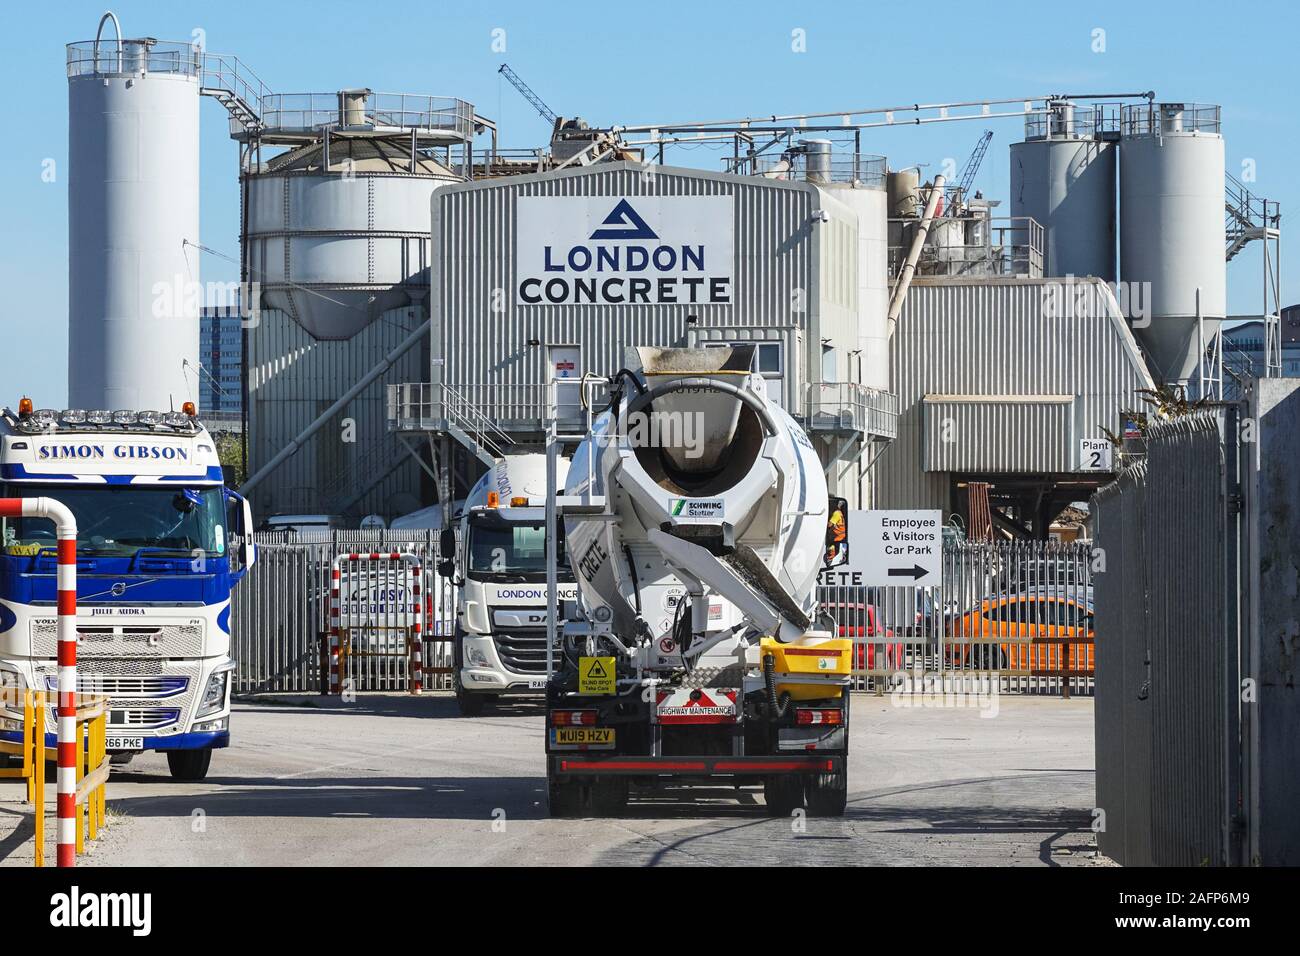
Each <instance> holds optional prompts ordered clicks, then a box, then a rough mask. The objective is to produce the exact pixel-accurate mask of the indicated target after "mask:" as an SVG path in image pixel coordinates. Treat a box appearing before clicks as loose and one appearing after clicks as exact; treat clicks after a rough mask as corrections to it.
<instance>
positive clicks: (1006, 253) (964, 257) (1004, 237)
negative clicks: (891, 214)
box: [889, 216, 1043, 279]
mask: <svg viewBox="0 0 1300 956" xmlns="http://www.w3.org/2000/svg"><path fill="white" fill-rule="evenodd" d="M890 222H891V223H898V224H900V225H902V226H903V235H904V237H905V239H907V240H908V241H905V242H904V243H903V244H902V245H900V246H890V247H889V274H890V275H897V274H898V272H899V270H900V269H901V268H902V265H903V262H904V261H905V260H906V259H907V254H908V252H909V251H910V250H911V242H910V236H909V228H910V227H913V226H914V225H915V224H916V222H917V220H916V219H891V220H890ZM971 224H972V223H971V221H970V220H967V219H964V218H961V217H956V218H951V219H941V220H938V221H937V222H936V224H935V225H934V227H932V228H931V230H930V238H929V239H928V240H927V242H926V245H925V247H924V248H923V249H922V250H921V257H920V259H919V260H918V261H917V267H916V274H917V275H918V276H942V277H959V276H1024V277H1026V278H1030V279H1040V278H1042V276H1043V227H1042V225H1041V224H1040V223H1039V222H1038V221H1037V220H1036V219H1033V218H1031V217H1029V216H995V217H992V218H989V219H985V220H982V221H980V222H976V223H975V225H976V226H978V227H981V228H982V229H983V231H984V233H985V234H986V235H987V239H986V240H985V238H984V235H980V236H979V238H978V240H977V241H969V239H968V232H971V230H968V226H970V225H971ZM974 232H975V233H976V234H978V233H979V228H977V229H975V230H974Z"/></svg>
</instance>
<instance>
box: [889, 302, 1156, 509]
mask: <svg viewBox="0 0 1300 956" xmlns="http://www.w3.org/2000/svg"><path fill="white" fill-rule="evenodd" d="M1082 285H1087V286H1088V287H1089V288H1088V289H1080V288H1079V287H1080V286H1082ZM1077 292H1083V293H1090V294H1082V295H1077V294H1075V293H1077ZM1080 301H1082V302H1085V303H1089V304H1090V307H1085V308H1079V307H1077V306H1076V305H1075V303H1077V302H1080ZM1060 303H1068V304H1069V305H1068V307H1066V308H1061V307H1060ZM890 367H891V376H892V382H893V390H894V392H895V393H897V395H898V402H899V419H898V437H897V439H896V440H895V441H894V442H893V443H892V444H890V445H889V446H888V447H886V448H885V449H884V451H883V452H882V454H881V455H880V457H879V459H878V460H877V461H876V463H875V465H874V468H873V472H874V477H875V482H874V486H875V490H876V501H875V506H876V507H879V508H942V509H944V510H945V512H951V511H954V510H956V511H961V510H963V509H962V507H961V506H960V502H961V494H960V492H961V487H960V486H961V485H962V484H964V483H965V482H967V481H970V480H980V481H991V482H992V483H993V484H994V492H995V493H996V492H997V490H998V486H1001V488H1002V489H1003V491H1004V492H1006V493H1008V494H1012V495H1020V496H1021V497H1022V500H1023V499H1024V498H1025V497H1030V498H1033V499H1035V500H1038V498H1039V496H1040V495H1042V496H1044V497H1043V498H1042V499H1041V500H1042V505H1041V506H1042V507H1043V508H1048V507H1050V505H1051V503H1052V502H1053V501H1055V502H1063V503H1068V502H1069V501H1071V500H1080V499H1084V498H1086V497H1087V496H1088V494H1089V493H1090V492H1091V490H1092V488H1093V487H1094V486H1095V485H1096V484H1098V483H1100V482H1101V481H1103V480H1109V476H1104V478H1099V477H1098V476H1097V475H1096V474H1090V473H1086V472H1084V471H1082V469H1081V464H1082V463H1081V461H1080V439H1082V438H1101V437H1104V433H1103V431H1102V428H1103V427H1105V428H1108V429H1110V430H1111V431H1113V432H1117V433H1118V432H1119V431H1120V428H1121V422H1120V420H1119V413H1120V410H1121V409H1132V408H1141V407H1142V402H1141V399H1140V397H1139V396H1137V395H1135V394H1134V393H1135V391H1136V390H1137V389H1140V388H1150V387H1152V381H1151V376H1150V373H1149V372H1148V371H1147V368H1146V365H1145V364H1144V363H1143V361H1142V357H1141V354H1140V353H1139V351H1138V348H1137V344H1136V342H1135V340H1134V338H1133V335H1132V333H1131V332H1130V331H1129V328H1128V326H1127V324H1126V323H1125V320H1124V318H1123V316H1122V315H1121V313H1120V310H1119V305H1118V303H1117V302H1116V301H1115V298H1114V296H1113V295H1112V294H1111V292H1110V289H1109V287H1108V286H1106V285H1105V284H1104V283H1102V282H1101V281H1100V280H1097V279H1090V278H1079V279H1072V278H1066V279H1025V278H986V279H978V280H962V279H946V278H920V279H917V280H916V281H915V282H914V283H913V285H912V288H911V291H910V292H909V294H908V297H907V302H906V306H905V308H904V309H903V313H902V315H901V317H900V318H899V322H898V327H897V330H896V331H895V334H894V336H893V339H892V341H891V343H890ZM1048 517H1049V518H1050V516H1048Z"/></svg>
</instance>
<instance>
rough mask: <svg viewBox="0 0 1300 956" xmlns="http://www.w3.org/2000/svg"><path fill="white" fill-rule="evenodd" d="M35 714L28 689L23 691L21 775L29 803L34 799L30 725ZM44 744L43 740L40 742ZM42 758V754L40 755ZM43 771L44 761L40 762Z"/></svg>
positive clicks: (34, 770) (33, 763)
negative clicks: (25, 785) (23, 778)
mask: <svg viewBox="0 0 1300 956" xmlns="http://www.w3.org/2000/svg"><path fill="white" fill-rule="evenodd" d="M35 716H36V715H35V714H33V713H32V692H31V690H30V689H28V690H24V691H23V773H24V774H26V776H27V802H28V803H31V802H32V801H33V800H34V799H36V767H37V762H36V761H35V760H33V759H32V750H33V747H34V744H33V743H32V740H33V736H34V735H33V733H32V725H33V724H34V723H35V720H34V718H35ZM41 743H42V744H44V743H45V741H44V740H42V741H41ZM41 756H42V757H44V756H45V755H44V754H41ZM40 766H41V767H42V769H44V766H45V763H44V761H41V762H40Z"/></svg>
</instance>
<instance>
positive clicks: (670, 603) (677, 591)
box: [664, 588, 686, 612]
mask: <svg viewBox="0 0 1300 956" xmlns="http://www.w3.org/2000/svg"><path fill="white" fill-rule="evenodd" d="M684 597H686V589H685V588H669V589H668V590H667V591H665V592H664V610H665V611H669V612H672V611H676V610H677V605H679V604H681V603H682V598H684Z"/></svg>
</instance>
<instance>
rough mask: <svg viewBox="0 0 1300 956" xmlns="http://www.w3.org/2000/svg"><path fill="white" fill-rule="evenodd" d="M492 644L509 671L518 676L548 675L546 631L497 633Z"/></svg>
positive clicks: (494, 634) (493, 636)
mask: <svg viewBox="0 0 1300 956" xmlns="http://www.w3.org/2000/svg"><path fill="white" fill-rule="evenodd" d="M492 643H493V644H495V645H496V649H497V657H499V658H500V659H501V663H502V664H504V665H505V667H506V669H507V670H510V671H514V672H515V673H516V674H545V673H546V631H544V630H526V631H524V630H520V631H496V632H494V633H493V635H492Z"/></svg>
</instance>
